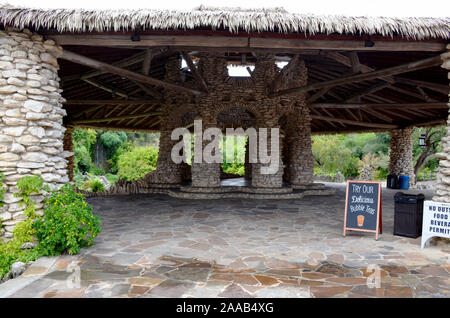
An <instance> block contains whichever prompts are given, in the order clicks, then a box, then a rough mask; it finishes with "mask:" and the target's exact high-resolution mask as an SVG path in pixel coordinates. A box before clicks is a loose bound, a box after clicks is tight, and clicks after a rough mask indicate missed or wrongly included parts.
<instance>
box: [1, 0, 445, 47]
mask: <svg viewBox="0 0 450 318" xmlns="http://www.w3.org/2000/svg"><path fill="white" fill-rule="evenodd" d="M0 24H1V25H4V26H13V27H17V28H27V27H28V28H34V29H39V28H43V29H56V30H58V31H59V32H92V31H98V32H102V31H123V30H136V29H141V30H174V29H175V30H193V29H196V28H210V29H212V30H217V29H221V30H228V31H230V32H232V33H237V32H238V31H246V32H280V33H305V34H320V33H321V34H331V33H337V34H348V35H360V34H364V35H382V36H394V35H398V36H401V37H404V38H408V39H419V40H420V39H430V38H441V39H449V38H450V18H448V17H445V18H388V17H346V16H337V15H336V16H334V15H326V16H324V15H305V14H294V13H289V12H287V11H285V10H284V9H282V8H272V9H242V8H211V7H205V6H200V7H199V8H196V9H194V10H191V11H178V10H149V9H139V10H123V9H121V10H84V9H33V8H25V7H17V6H12V5H9V4H5V5H1V6H0Z"/></svg>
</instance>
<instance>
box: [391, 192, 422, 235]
mask: <svg viewBox="0 0 450 318" xmlns="http://www.w3.org/2000/svg"><path fill="white" fill-rule="evenodd" d="M394 200H395V209H394V235H398V236H406V237H412V238H417V237H419V236H421V235H422V215H423V201H424V200H425V196H424V195H423V194H417V195H414V194H406V193H403V192H397V193H396V194H395V196H394Z"/></svg>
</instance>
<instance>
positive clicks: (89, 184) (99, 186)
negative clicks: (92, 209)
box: [80, 178, 105, 192]
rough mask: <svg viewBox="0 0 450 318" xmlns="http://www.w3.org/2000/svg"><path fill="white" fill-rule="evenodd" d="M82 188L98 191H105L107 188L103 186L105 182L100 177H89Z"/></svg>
mask: <svg viewBox="0 0 450 318" xmlns="http://www.w3.org/2000/svg"><path fill="white" fill-rule="evenodd" d="M80 189H81V190H85V191H90V192H97V191H103V190H105V187H104V186H103V183H101V182H100V180H99V179H98V178H95V179H89V180H87V181H85V182H84V183H83V184H82V185H81V187H80Z"/></svg>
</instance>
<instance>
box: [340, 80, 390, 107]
mask: <svg viewBox="0 0 450 318" xmlns="http://www.w3.org/2000/svg"><path fill="white" fill-rule="evenodd" d="M389 86H391V84H390V83H386V82H385V83H380V84H375V85H373V86H370V87H368V88H366V89H363V90H362V91H360V92H358V93H356V94H354V95H352V96H350V97H349V98H347V99H346V100H345V103H349V102H352V101H354V100H355V99H358V98H361V97H363V96H365V95H369V94H373V93H375V92H378V91H381V90H382V89H385V88H386V87H389Z"/></svg>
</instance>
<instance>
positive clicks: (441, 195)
mask: <svg viewBox="0 0 450 318" xmlns="http://www.w3.org/2000/svg"><path fill="white" fill-rule="evenodd" d="M441 57H442V61H443V63H442V66H441V67H442V68H444V69H446V70H447V71H448V79H450V44H448V45H447V52H446V53H443V54H442V55H441ZM449 100H450V94H449ZM441 145H442V148H443V149H442V152H441V153H437V154H436V157H437V158H439V173H438V175H437V184H436V195H435V196H434V197H433V201H438V202H450V116H449V118H448V120H447V134H446V136H445V137H444V138H442V141H441Z"/></svg>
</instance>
